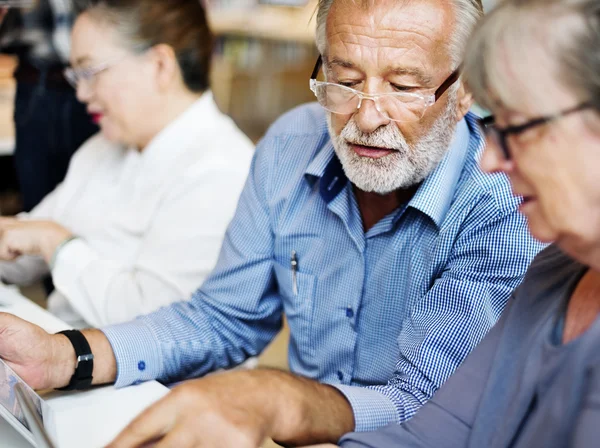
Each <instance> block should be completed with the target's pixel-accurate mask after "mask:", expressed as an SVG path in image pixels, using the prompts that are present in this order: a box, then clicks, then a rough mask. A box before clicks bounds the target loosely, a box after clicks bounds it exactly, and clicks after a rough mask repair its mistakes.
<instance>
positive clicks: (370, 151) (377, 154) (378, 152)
mask: <svg viewBox="0 0 600 448" xmlns="http://www.w3.org/2000/svg"><path fill="white" fill-rule="evenodd" d="M350 147H351V148H352V150H353V151H354V152H355V153H356V154H358V155H359V156H361V157H368V158H370V159H380V158H382V157H385V156H389V155H390V154H391V153H393V152H394V150H393V149H385V148H374V147H372V146H362V145H353V144H350Z"/></svg>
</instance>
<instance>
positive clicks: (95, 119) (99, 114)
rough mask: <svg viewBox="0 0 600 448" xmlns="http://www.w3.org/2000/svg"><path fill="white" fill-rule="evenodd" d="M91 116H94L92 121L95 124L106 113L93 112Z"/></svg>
mask: <svg viewBox="0 0 600 448" xmlns="http://www.w3.org/2000/svg"><path fill="white" fill-rule="evenodd" d="M90 116H91V117H92V121H93V122H94V123H95V124H99V123H100V120H102V117H103V116H104V114H101V113H91V114H90Z"/></svg>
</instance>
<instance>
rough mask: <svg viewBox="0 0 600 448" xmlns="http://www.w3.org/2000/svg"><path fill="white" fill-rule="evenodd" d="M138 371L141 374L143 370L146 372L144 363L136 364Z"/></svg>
mask: <svg viewBox="0 0 600 448" xmlns="http://www.w3.org/2000/svg"><path fill="white" fill-rule="evenodd" d="M138 370H139V371H140V372H143V371H144V370H146V363H145V362H144V361H140V362H138Z"/></svg>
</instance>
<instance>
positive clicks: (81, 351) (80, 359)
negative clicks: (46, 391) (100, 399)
mask: <svg viewBox="0 0 600 448" xmlns="http://www.w3.org/2000/svg"><path fill="white" fill-rule="evenodd" d="M57 334H64V335H65V336H66V337H67V338H69V341H71V344H73V348H74V349H75V357H76V358H77V364H76V365H75V373H73V376H72V377H71V381H70V382H69V384H68V385H67V386H65V387H61V388H59V389H58V390H83V389H88V388H89V387H90V386H91V385H92V379H93V377H92V373H93V372H94V355H93V354H92V349H91V348H90V344H88V341H87V339H86V338H85V336H84V335H83V333H82V332H81V331H79V330H66V331H60V332H58V333H57Z"/></svg>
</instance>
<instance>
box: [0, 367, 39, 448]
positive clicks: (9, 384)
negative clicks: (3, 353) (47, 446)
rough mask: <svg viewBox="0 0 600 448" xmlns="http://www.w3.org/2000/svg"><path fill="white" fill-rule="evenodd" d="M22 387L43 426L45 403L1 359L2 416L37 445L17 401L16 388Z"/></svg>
mask: <svg viewBox="0 0 600 448" xmlns="http://www.w3.org/2000/svg"><path fill="white" fill-rule="evenodd" d="M17 385H20V387H21V388H22V389H23V391H24V393H25V394H26V395H27V396H28V397H29V398H30V399H31V402H32V407H33V409H34V410H35V414H36V415H37V416H38V418H39V419H40V421H41V422H42V424H43V421H44V412H43V407H44V406H45V403H44V402H43V401H42V399H41V398H40V396H39V395H38V394H36V393H35V392H34V390H33V389H32V388H31V387H29V386H28V385H27V384H26V383H25V381H23V380H22V379H21V378H19V376H18V375H17V374H16V373H15V372H14V371H13V370H12V369H11V368H10V367H9V366H8V365H7V364H6V363H5V362H4V361H3V360H1V359H0V416H1V417H3V418H4V419H5V420H6V421H8V423H10V425H11V426H12V427H13V428H15V429H16V430H17V431H18V432H19V433H20V434H21V435H22V436H23V437H25V438H26V439H27V440H28V441H29V442H30V443H32V444H35V439H34V437H33V433H32V431H31V429H30V426H29V423H28V421H27V420H26V417H25V414H24V412H23V409H22V406H21V404H20V403H19V401H18V400H17V392H16V386H17Z"/></svg>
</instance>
